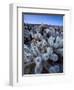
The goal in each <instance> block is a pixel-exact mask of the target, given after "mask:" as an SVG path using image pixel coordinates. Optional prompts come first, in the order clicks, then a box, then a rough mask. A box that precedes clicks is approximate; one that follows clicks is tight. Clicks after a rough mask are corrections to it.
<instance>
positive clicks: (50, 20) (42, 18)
mask: <svg viewBox="0 0 74 90" xmlns="http://www.w3.org/2000/svg"><path fill="white" fill-rule="evenodd" d="M24 23H28V24H48V25H59V26H63V15H51V14H46V15H44V14H42V15H41V14H24Z"/></svg>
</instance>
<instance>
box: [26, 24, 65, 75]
mask: <svg viewBox="0 0 74 90" xmlns="http://www.w3.org/2000/svg"><path fill="white" fill-rule="evenodd" d="M62 72H63V28H62V26H49V25H42V24H41V25H36V24H24V74H39V73H40V74H41V73H62Z"/></svg>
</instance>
